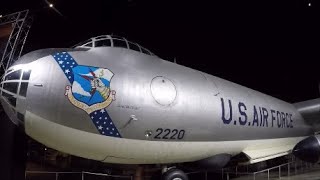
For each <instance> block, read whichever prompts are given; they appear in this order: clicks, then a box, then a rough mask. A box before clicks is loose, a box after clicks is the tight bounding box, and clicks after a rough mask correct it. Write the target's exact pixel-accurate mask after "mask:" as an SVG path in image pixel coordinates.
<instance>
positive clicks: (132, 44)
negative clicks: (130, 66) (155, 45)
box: [129, 42, 140, 51]
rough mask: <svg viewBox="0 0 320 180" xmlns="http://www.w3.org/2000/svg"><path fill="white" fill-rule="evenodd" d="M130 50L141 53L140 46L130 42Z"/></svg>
mask: <svg viewBox="0 0 320 180" xmlns="http://www.w3.org/2000/svg"><path fill="white" fill-rule="evenodd" d="M129 48H130V49H132V50H135V51H140V48H139V46H138V45H136V44H134V43H132V42H129Z"/></svg>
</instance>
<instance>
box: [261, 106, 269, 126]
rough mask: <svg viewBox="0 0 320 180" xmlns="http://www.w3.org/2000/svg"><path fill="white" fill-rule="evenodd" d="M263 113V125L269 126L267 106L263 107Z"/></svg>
mask: <svg viewBox="0 0 320 180" xmlns="http://www.w3.org/2000/svg"><path fill="white" fill-rule="evenodd" d="M262 113H263V126H264V125H266V126H267V127H268V116H269V114H268V111H267V109H266V108H264V107H263V108H262Z"/></svg>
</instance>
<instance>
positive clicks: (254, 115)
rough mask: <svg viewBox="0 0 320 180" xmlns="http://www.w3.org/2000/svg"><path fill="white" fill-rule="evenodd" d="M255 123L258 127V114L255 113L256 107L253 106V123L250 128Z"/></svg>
mask: <svg viewBox="0 0 320 180" xmlns="http://www.w3.org/2000/svg"><path fill="white" fill-rule="evenodd" d="M255 123H257V126H259V118H258V112H257V109H256V106H253V122H252V126H254V124H255Z"/></svg>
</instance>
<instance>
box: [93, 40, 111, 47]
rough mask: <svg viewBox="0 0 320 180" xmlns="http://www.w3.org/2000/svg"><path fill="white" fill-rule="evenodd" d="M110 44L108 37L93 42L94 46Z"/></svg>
mask: <svg viewBox="0 0 320 180" xmlns="http://www.w3.org/2000/svg"><path fill="white" fill-rule="evenodd" d="M103 46H111V41H110V39H103V40H97V41H96V42H95V47H103Z"/></svg>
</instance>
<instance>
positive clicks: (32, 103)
mask: <svg viewBox="0 0 320 180" xmlns="http://www.w3.org/2000/svg"><path fill="white" fill-rule="evenodd" d="M0 93H1V103H2V105H3V107H4V109H5V112H6V114H7V115H8V116H9V117H10V120H11V121H12V122H13V123H15V124H16V125H18V126H21V127H23V129H24V131H25V133H26V134H27V135H29V136H30V137H31V138H33V139H35V140H36V141H38V142H40V143H42V144H44V145H46V146H48V147H50V148H53V149H56V150H58V151H61V152H65V153H69V154H72V155H75V156H79V157H83V158H88V159H92V160H97V161H102V162H106V163H118V164H141V165H143V164H157V165H161V166H163V174H162V179H164V180H173V179H175V180H179V179H180V180H187V179H188V177H187V175H186V174H185V173H184V172H183V171H182V170H181V168H179V166H177V165H179V164H185V163H187V164H194V165H195V167H199V168H208V169H212V168H221V167H224V166H225V165H226V164H228V163H229V162H230V161H231V160H233V159H234V158H235V157H239V156H241V157H242V158H238V159H239V163H250V164H252V163H256V162H260V161H265V160H268V159H272V158H276V157H280V156H284V155H288V154H290V153H293V154H294V155H296V156H297V157H298V158H300V159H303V160H306V161H309V162H318V161H319V157H320V154H319V152H320V144H319V141H320V135H317V132H318V131H319V126H317V124H319V123H316V120H317V119H319V117H320V115H319V114H320V113H319V112H320V99H313V100H309V101H305V102H300V103H296V104H290V103H287V102H284V101H282V100H279V99H276V98H274V97H271V96H268V95H265V94H262V93H260V92H257V91H255V90H252V89H249V88H246V87H243V86H241V85H238V84H235V83H232V82H229V81H226V80H224V79H221V78H218V77H215V76H212V75H209V74H206V73H204V72H200V71H198V70H194V69H191V68H188V67H185V66H182V65H179V64H176V63H172V62H169V61H166V60H163V59H161V58H159V57H157V56H156V55H154V54H153V53H152V52H150V51H149V50H147V49H145V48H143V47H142V46H140V45H138V44H136V43H133V42H130V41H128V40H127V39H125V38H122V37H118V36H111V35H102V36H98V37H93V38H90V39H89V40H87V41H85V42H83V43H80V44H78V45H77V46H75V47H73V48H51V49H40V50H36V51H33V52H30V53H28V54H25V55H24V56H22V57H21V58H20V59H19V60H17V61H16V62H15V63H14V64H13V65H12V66H11V67H10V68H8V69H7V71H6V72H5V74H4V76H3V77H2V79H1V85H0ZM240 161H241V162H240Z"/></svg>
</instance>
